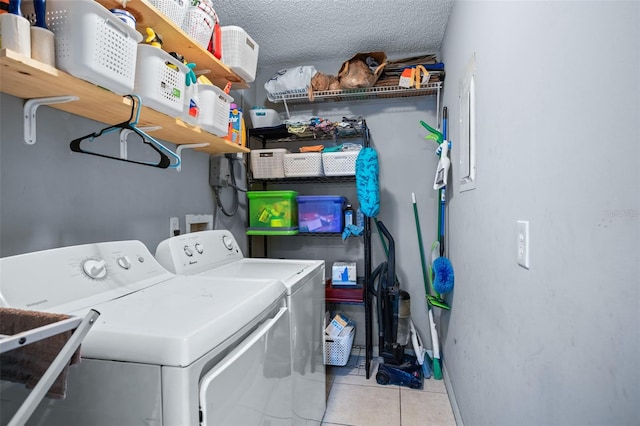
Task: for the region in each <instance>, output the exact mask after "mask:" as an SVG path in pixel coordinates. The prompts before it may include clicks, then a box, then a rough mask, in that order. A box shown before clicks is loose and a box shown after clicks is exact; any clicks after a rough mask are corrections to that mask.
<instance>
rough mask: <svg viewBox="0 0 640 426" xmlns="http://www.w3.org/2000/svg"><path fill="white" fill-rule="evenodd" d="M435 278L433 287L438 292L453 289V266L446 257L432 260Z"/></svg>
mask: <svg viewBox="0 0 640 426" xmlns="http://www.w3.org/2000/svg"><path fill="white" fill-rule="evenodd" d="M433 272H434V275H435V280H434V281H433V289H434V290H435V291H436V292H437V293H438V294H446V293H449V292H450V291H451V290H453V266H451V262H449V259H447V258H446V257H438V258H436V260H434V261H433Z"/></svg>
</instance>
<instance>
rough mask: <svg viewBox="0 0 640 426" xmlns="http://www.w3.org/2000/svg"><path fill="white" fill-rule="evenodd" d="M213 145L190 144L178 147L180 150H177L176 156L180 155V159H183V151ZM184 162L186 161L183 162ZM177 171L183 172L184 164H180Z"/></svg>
mask: <svg viewBox="0 0 640 426" xmlns="http://www.w3.org/2000/svg"><path fill="white" fill-rule="evenodd" d="M209 145H211V144H210V143H209V142H203V143H190V144H186V145H178V149H176V154H178V157H180V158H182V156H181V154H180V153H181V152H182V150H183V149H189V148H192V149H193V148H202V147H205V146H209ZM183 161H184V160H183ZM176 170H177V171H180V170H182V163H180V164H179V165H178V167H176Z"/></svg>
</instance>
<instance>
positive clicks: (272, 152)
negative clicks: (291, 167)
mask: <svg viewBox="0 0 640 426" xmlns="http://www.w3.org/2000/svg"><path fill="white" fill-rule="evenodd" d="M288 152H289V151H288V150H286V149H284V148H276V149H252V150H251V172H252V173H253V177H254V178H255V179H273V178H276V179H277V178H283V177H284V155H285V154H287V153H288Z"/></svg>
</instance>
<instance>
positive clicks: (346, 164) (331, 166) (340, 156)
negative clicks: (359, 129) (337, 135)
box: [322, 151, 360, 176]
mask: <svg viewBox="0 0 640 426" xmlns="http://www.w3.org/2000/svg"><path fill="white" fill-rule="evenodd" d="M358 154H360V151H343V152H323V153H322V167H323V169H324V174H325V176H354V175H355V174H356V159H357V158H358Z"/></svg>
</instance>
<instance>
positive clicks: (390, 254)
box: [377, 220, 396, 279]
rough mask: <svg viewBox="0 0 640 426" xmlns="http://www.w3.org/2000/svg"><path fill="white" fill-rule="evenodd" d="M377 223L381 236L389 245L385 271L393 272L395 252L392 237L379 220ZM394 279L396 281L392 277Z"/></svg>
mask: <svg viewBox="0 0 640 426" xmlns="http://www.w3.org/2000/svg"><path fill="white" fill-rule="evenodd" d="M377 223H378V230H379V231H380V232H381V233H382V235H384V236H385V237H386V238H387V242H388V244H389V252H388V253H387V270H388V271H394V272H395V270H396V269H395V267H396V255H395V253H396V250H395V243H394V242H393V237H392V236H391V233H390V232H389V230H388V229H387V227H386V226H384V223H382V222H381V221H379V220H378V221H377ZM394 279H396V277H394Z"/></svg>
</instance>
